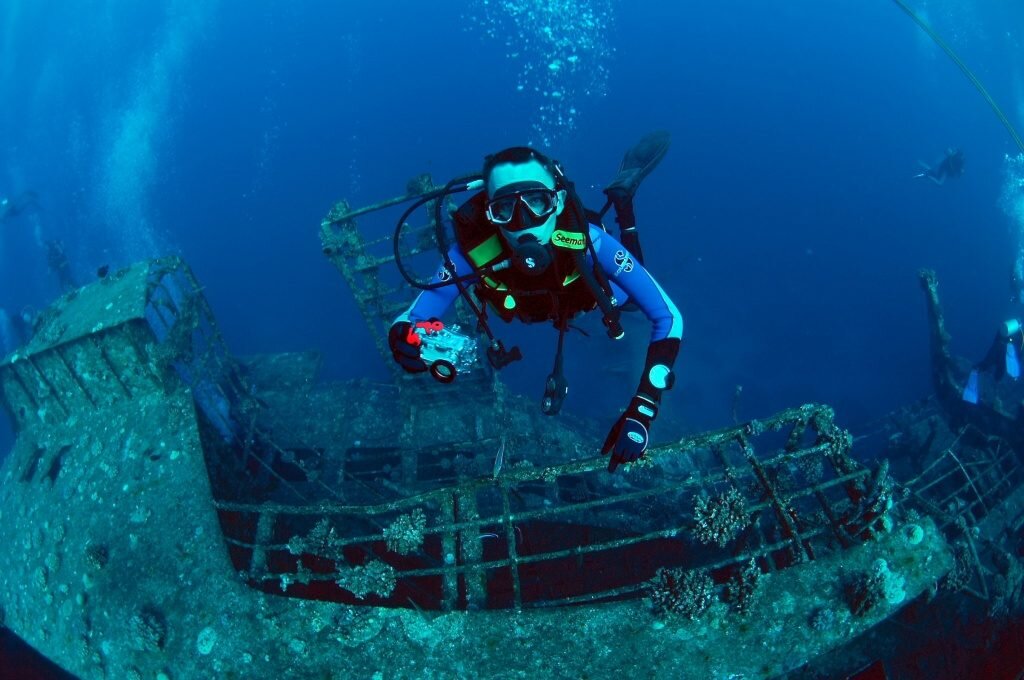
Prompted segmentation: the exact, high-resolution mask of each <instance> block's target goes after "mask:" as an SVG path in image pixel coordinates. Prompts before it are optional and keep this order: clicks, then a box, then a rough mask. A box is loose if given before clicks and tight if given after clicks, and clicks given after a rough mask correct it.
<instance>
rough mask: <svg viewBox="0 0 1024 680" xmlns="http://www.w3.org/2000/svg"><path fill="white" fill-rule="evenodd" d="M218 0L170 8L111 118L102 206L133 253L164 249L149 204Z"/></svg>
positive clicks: (135, 255) (116, 235)
mask: <svg viewBox="0 0 1024 680" xmlns="http://www.w3.org/2000/svg"><path fill="white" fill-rule="evenodd" d="M215 7H216V3H214V2H193V1H192V0H181V1H179V2H174V3H172V4H171V6H170V7H169V8H168V11H167V19H166V23H165V24H164V30H163V32H162V34H160V35H159V36H158V38H157V40H156V42H155V44H154V46H153V50H152V52H151V54H150V56H149V57H148V58H147V59H146V60H145V61H144V63H143V64H142V66H141V67H140V68H139V70H138V75H137V78H136V81H135V84H134V88H133V90H132V91H131V92H129V93H128V94H127V97H126V100H125V102H124V103H123V104H122V107H121V108H120V109H118V110H115V111H114V112H113V113H112V114H111V119H110V120H109V122H108V134H109V136H110V139H109V141H108V143H107V145H106V149H107V151H106V158H105V160H103V161H102V162H101V166H100V173H101V175H100V182H99V185H100V192H99V193H100V195H99V197H98V198H99V205H98V206H97V208H98V209H99V210H100V212H101V213H102V215H103V220H104V222H105V223H106V224H107V228H108V229H109V230H111V232H113V233H112V234H111V236H112V237H114V238H116V239H117V240H118V241H119V242H120V243H121V246H122V248H123V250H124V251H125V252H124V253H123V254H124V255H126V256H128V257H129V258H132V259H139V258H143V257H153V256H157V255H162V254H164V251H165V250H166V247H167V246H166V244H165V243H163V242H162V239H161V238H160V236H159V235H158V233H157V231H156V228H155V225H154V222H153V215H152V210H151V207H150V197H151V192H152V191H153V190H154V188H156V185H157V183H158V182H159V175H160V161H161V152H162V150H163V149H164V148H165V147H166V146H167V144H168V142H169V140H170V139H171V137H172V136H173V135H174V133H175V130H174V122H173V113H174V102H175V100H177V99H179V98H180V97H181V94H182V93H181V90H180V88H181V87H182V80H183V77H182V71H184V69H185V68H186V67H187V61H188V57H189V54H190V52H191V49H192V47H193V44H194V42H195V40H196V39H197V38H198V37H200V36H201V34H202V30H203V28H204V27H205V26H206V24H207V23H208V21H209V19H210V17H211V15H212V14H213V12H214V11H215Z"/></svg>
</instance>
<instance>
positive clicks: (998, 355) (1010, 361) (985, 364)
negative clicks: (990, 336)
mask: <svg viewBox="0 0 1024 680" xmlns="http://www.w3.org/2000/svg"><path fill="white" fill-rule="evenodd" d="M1022 350H1024V328H1022V326H1021V322H1020V320H1018V319H1009V320H1008V321H1004V322H1003V323H1002V324H1001V325H1000V326H999V330H998V332H997V333H996V337H995V339H994V340H993V341H992V346H991V347H989V350H988V352H987V353H986V354H985V357H984V358H983V359H982V360H981V361H979V362H978V363H977V364H975V365H974V367H973V368H971V372H970V374H968V376H967V384H966V385H965V386H964V390H963V394H962V396H963V400H964V401H966V402H968V403H971V404H977V403H978V398H979V387H978V380H979V374H980V373H982V372H987V371H991V373H992V375H993V376H995V379H996V380H1001V379H1002V378H1003V377H1004V376H1009V377H1010V378H1011V379H1013V380H1017V379H1018V378H1020V373H1021V351H1022Z"/></svg>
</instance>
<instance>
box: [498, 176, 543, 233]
mask: <svg viewBox="0 0 1024 680" xmlns="http://www.w3.org/2000/svg"><path fill="white" fill-rule="evenodd" d="M557 209H558V192H557V191H555V190H554V189H549V188H547V187H546V186H544V185H543V184H541V183H540V182H514V183H512V184H509V185H507V186H504V187H502V188H501V189H499V190H498V191H497V192H495V195H494V197H493V198H491V199H490V200H489V201H487V219H488V220H490V222H491V223H492V224H497V225H500V226H501V227H503V228H504V229H505V230H507V231H522V230H523V229H531V228H533V227H537V226H540V225H541V224H542V223H543V222H544V221H545V220H547V218H548V217H550V216H551V215H552V214H553V213H554V212H555V211H556V210H557ZM517 217H518V219H517Z"/></svg>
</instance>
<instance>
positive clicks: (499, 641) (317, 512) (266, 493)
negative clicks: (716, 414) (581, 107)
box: [0, 178, 1024, 679]
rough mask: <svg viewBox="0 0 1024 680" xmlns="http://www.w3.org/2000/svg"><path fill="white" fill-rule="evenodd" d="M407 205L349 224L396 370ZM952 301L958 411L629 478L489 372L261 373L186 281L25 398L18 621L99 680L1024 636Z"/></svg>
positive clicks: (679, 463)
mask: <svg viewBox="0 0 1024 680" xmlns="http://www.w3.org/2000/svg"><path fill="white" fill-rule="evenodd" d="M430 186H431V185H430V181H429V178H420V179H419V180H418V182H417V183H416V184H415V185H411V186H410V189H409V193H410V195H414V194H416V193H418V192H422V191H423V190H424V188H429V187H430ZM406 198H407V196H403V197H399V198H398V199H395V200H393V201H385V202H384V203H382V204H378V205H376V206H369V207H367V208H362V209H351V208H350V207H349V206H348V205H347V204H346V203H345V202H339V203H338V204H337V205H335V206H334V208H333V209H332V210H331V211H330V213H329V214H328V215H327V216H326V217H325V218H324V220H323V222H322V224H321V225H320V237H321V241H322V246H323V251H324V253H325V255H326V256H327V257H328V258H329V260H330V261H331V262H332V263H333V264H334V265H335V266H336V267H337V268H338V270H339V272H340V273H341V274H342V275H343V277H344V279H345V280H346V281H347V283H348V285H349V287H350V289H351V291H352V293H353V295H354V296H355V298H356V301H357V303H358V305H359V308H360V310H361V312H362V315H363V318H364V319H365V321H366V322H367V324H368V325H369V327H370V329H371V331H372V332H373V334H374V337H375V338H376V339H377V343H378V347H379V349H380V352H381V354H382V356H383V357H384V358H385V359H386V360H388V363H389V365H390V356H389V353H388V348H387V345H386V333H387V327H388V325H389V324H390V322H391V320H392V319H393V318H394V316H395V315H396V313H397V311H398V310H399V309H400V308H401V306H402V302H403V300H405V299H406V296H407V292H406V289H405V288H404V286H402V285H400V283H399V282H397V280H396V278H397V277H395V276H394V273H393V265H392V260H393V259H394V253H393V252H392V239H391V234H389V233H384V232H383V231H382V230H379V229H373V228H364V226H363V225H362V224H361V222H362V221H363V220H364V219H365V220H368V221H369V220H372V218H373V216H375V215H378V214H379V212H378V211H380V210H385V209H387V208H389V207H390V206H392V205H394V204H397V203H398V202H400V201H401V200H404V199H406ZM432 231H433V225H431V224H425V225H423V226H422V227H420V228H418V229H415V228H410V229H409V230H408V231H407V236H408V238H407V239H406V240H407V241H409V243H406V244H405V245H403V247H404V248H406V249H407V250H408V251H410V252H418V251H428V250H430V249H432V248H433V247H434V246H433V245H432V243H431V233H432ZM922 282H923V284H924V288H925V291H926V295H927V304H928V306H929V310H930V318H931V322H932V329H931V341H932V348H933V364H934V377H935V388H936V392H935V395H934V396H933V397H930V398H928V399H926V400H923V401H922V402H920V403H918V404H914V405H911V406H908V407H907V408H905V409H903V410H901V411H900V412H898V413H894V414H891V415H890V416H889V417H888V418H886V419H884V421H883V422H881V423H880V424H879V426H878V427H877V428H875V429H874V430H873V431H872V432H865V433H854V434H856V435H857V437H856V438H855V437H854V435H853V434H851V433H850V432H847V431H846V430H844V429H842V428H841V427H839V426H838V425H837V424H836V421H835V417H834V414H833V411H832V409H831V408H829V407H828V406H825V405H816V404H807V405H802V406H799V407H796V408H792V409H788V410H785V411H782V412H780V413H777V414H774V415H771V416H768V417H765V418H760V419H757V420H751V421H748V422H740V423H734V424H731V425H730V426H728V427H725V428H723V429H721V430H718V431H713V432H705V433H699V434H696V435H693V436H688V437H685V438H683V439H682V440H679V441H671V442H665V443H663V444H661V445H659V446H656V447H654V448H653V449H652V450H650V451H648V453H647V456H646V458H645V459H643V460H641V461H640V462H638V463H636V464H634V465H632V466H630V467H629V468H628V469H627V471H626V472H625V474H617V475H614V476H613V475H608V474H607V473H606V472H605V461H603V460H601V459H600V458H596V457H594V453H593V447H592V446H591V444H592V442H591V440H590V439H588V438H587V436H585V435H584V434H582V433H583V432H585V431H586V424H585V423H581V422H577V421H575V420H573V419H572V418H569V417H560V418H558V419H551V418H545V417H543V416H542V415H540V413H539V409H538V408H537V406H536V404H535V403H533V402H532V400H526V399H523V398H521V397H519V396H516V395H514V394H511V393H510V392H509V391H508V390H507V389H506V388H505V387H504V386H503V384H502V382H501V381H500V379H499V374H498V373H497V372H495V371H494V370H492V369H491V368H490V367H489V365H488V364H487V362H486V361H482V362H480V363H479V364H478V365H477V366H476V367H475V368H474V370H473V371H471V372H469V373H466V374H465V375H462V376H460V379H459V381H458V382H457V384H456V385H455V386H450V385H443V384H441V383H438V382H434V381H429V380H427V381H422V380H421V381H420V382H418V383H416V386H415V389H413V388H412V387H411V383H410V380H409V378H408V377H407V376H404V375H401V374H399V373H398V372H396V373H395V375H394V380H393V381H391V382H389V383H373V382H370V381H366V380H360V381H353V382H346V383H325V382H322V381H320V380H318V370H319V367H320V364H319V357H318V356H317V354H316V353H313V352H309V353H292V354H280V355H273V356H260V357H250V358H239V357H235V356H233V355H232V354H231V353H230V351H229V348H228V347H227V346H226V344H225V342H224V340H223V339H222V337H221V336H220V334H219V332H218V329H217V324H216V321H215V317H214V314H213V311H212V310H211V309H210V307H209V305H208V304H207V302H206V300H205V298H204V297H203V294H202V287H201V285H200V284H199V282H198V281H197V280H196V279H195V277H194V276H193V274H192V273H191V271H190V270H189V268H188V266H187V264H186V263H185V262H183V261H181V260H180V259H176V258H169V259H160V260H153V261H147V262H140V263H138V264H136V265H134V266H131V267H128V268H126V269H124V270H122V271H119V272H117V273H115V274H111V275H110V276H107V277H106V278H104V279H101V280H98V281H96V282H94V283H91V284H89V285H87V286H85V287H83V288H80V289H78V290H75V291H72V292H71V293H68V294H66V295H65V296H63V297H62V298H60V299H59V300H57V301H56V302H55V303H54V304H53V305H52V306H51V307H50V308H49V309H48V310H46V312H45V313H44V315H43V316H42V318H41V319H40V321H39V323H38V325H37V328H36V330H35V334H34V336H33V338H32V339H31V341H30V342H29V343H28V344H27V345H26V346H24V347H21V348H19V349H18V350H17V351H16V352H14V353H13V354H11V355H10V356H8V357H7V358H6V359H5V360H4V361H3V363H2V365H0V389H2V395H3V402H4V405H5V407H6V409H7V411H8V412H9V414H10V417H11V418H12V420H13V422H14V424H15V428H16V432H17V439H16V443H15V445H14V448H13V450H12V451H11V453H10V455H8V456H7V458H6V460H5V462H4V464H3V467H2V469H0V477H2V484H0V540H2V541H3V543H4V544H5V545H7V546H9V548H8V549H7V550H5V551H4V552H3V554H2V555H0V567H2V569H0V581H2V586H0V622H2V623H3V625H5V626H7V627H9V628H10V629H12V630H13V631H14V632H15V633H17V634H18V635H19V636H20V637H21V638H23V639H24V640H26V641H27V642H28V643H29V644H31V645H32V646H33V647H35V648H36V649H37V650H39V651H40V652H41V653H42V654H44V655H45V656H47V657H48V658H50V659H52V660H53V661H54V662H56V663H57V664H58V665H60V666H61V667H63V668H64V669H66V670H68V671H69V672H71V673H73V674H75V675H77V676H79V677H82V678H166V679H174V678H198V677H221V678H232V677H236V678H243V677H245V678H261V677H266V678H271V677H276V678H293V677H294V678H310V677H317V678H321V677H324V678H326V677H336V678H347V677H365V678H394V677H437V678H447V677H560V678H561V677H564V678H579V677H593V676H600V675H605V674H610V673H619V674H621V673H624V672H625V673H627V674H628V675H629V676H630V677H678V678H682V677H693V678H716V677H717V678H760V677H778V676H787V675H789V676H792V677H801V676H802V675H805V676H806V677H820V676H821V675H840V676H842V675H846V674H851V673H854V672H856V671H858V670H859V669H861V668H863V667H865V666H868V665H870V664H871V663H872V662H873V661H875V660H877V659H880V658H883V657H885V655H886V654H887V653H888V652H889V651H891V649H892V648H893V646H894V644H895V642H894V639H895V638H897V637H899V638H900V639H903V640H907V639H908V638H913V637H914V636H919V637H920V638H921V639H924V638H926V637H927V636H929V635H932V634H934V626H935V624H934V622H936V621H945V622H948V621H949V620H950V619H951V618H953V619H957V620H961V621H963V625H964V626H965V628H966V627H969V626H970V625H972V622H976V621H977V620H998V619H1003V620H1009V619H1012V618H1013V617H1014V616H1016V615H1017V614H1019V612H1020V608H1021V588H1022V583H1024V576H1022V572H1021V569H1020V551H1021V528H1022V526H1024V509H1022V508H1024V504H1022V502H1021V500H1022V497H1024V475H1022V474H1021V472H1020V469H1021V461H1020V457H1021V453H1022V448H1021V447H1022V445H1024V442H1022V441H1021V440H1020V435H1019V432H1021V431H1024V430H1022V429H1021V421H1020V415H1019V413H1018V412H1017V411H1016V410H1015V408H1010V407H1009V406H1005V405H1004V404H1006V403H1009V401H1006V402H1000V405H999V406H992V407H974V408H968V406H970V405H966V404H964V403H963V402H962V401H960V399H959V389H960V386H961V385H962V383H963V380H964V378H965V375H966V366H965V365H964V364H963V362H959V361H957V360H956V359H955V358H953V357H952V356H951V355H950V353H949V339H948V336H947V334H946V332H945V330H944V326H943V322H942V314H941V308H940V306H939V301H938V293H937V290H938V289H937V284H936V282H935V278H934V275H932V274H929V273H924V274H922ZM458 314H459V315H461V318H462V322H463V323H464V327H467V328H472V326H473V323H472V320H471V317H469V316H468V315H467V314H466V313H465V310H460V311H459V312H458ZM425 391H427V392H428V393H429V398H424V392H425ZM356 394H358V395H359V398H358V399H355V398H353V395H356ZM1019 403H1020V402H1019V401H1017V402H1016V405H1017V406H1019ZM456 406H459V407H460V408H457V409H456V408H455V407H456ZM513 433H515V434H513ZM869 445H870V446H872V447H873V451H874V452H875V453H881V454H882V456H880V457H877V456H872V457H864V456H859V455H857V449H858V446H869ZM977 644H978V645H983V644H984V642H983V641H978V643H977ZM924 663H927V662H926V661H925V662H924ZM816 674H817V675H816ZM933 675H936V676H937V675H941V669H935V673H934V674H933Z"/></svg>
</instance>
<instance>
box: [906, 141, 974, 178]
mask: <svg viewBox="0 0 1024 680" xmlns="http://www.w3.org/2000/svg"><path fill="white" fill-rule="evenodd" d="M918 165H920V166H921V170H922V172H920V173H918V174H916V175H914V178H915V179H916V178H918V177H927V178H928V179H930V180H931V181H932V182H934V183H935V184H936V185H938V186H942V185H943V184H945V183H946V179H947V178H952V179H959V178H960V177H962V176H963V174H964V152H963V151H962V150H961V149H954V148H953V147H950V148H948V149H946V156H945V158H943V159H942V160H941V161H939V163H938V164H937V165H936V166H935V167H931V166H930V165H928V164H927V163H925V162H923V161H918Z"/></svg>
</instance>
